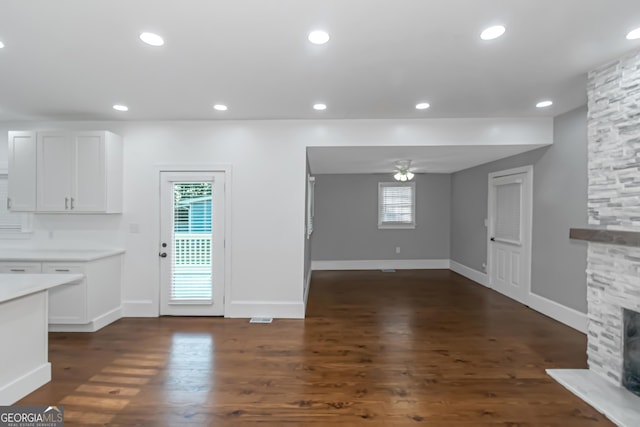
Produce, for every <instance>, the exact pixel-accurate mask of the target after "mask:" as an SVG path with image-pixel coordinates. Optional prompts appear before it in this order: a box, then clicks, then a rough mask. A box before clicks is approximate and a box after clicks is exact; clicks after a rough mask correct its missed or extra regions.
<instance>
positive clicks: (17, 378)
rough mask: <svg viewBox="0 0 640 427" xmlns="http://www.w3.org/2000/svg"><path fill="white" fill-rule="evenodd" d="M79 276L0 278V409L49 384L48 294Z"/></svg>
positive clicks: (6, 276) (79, 277)
mask: <svg viewBox="0 0 640 427" xmlns="http://www.w3.org/2000/svg"><path fill="white" fill-rule="evenodd" d="M83 279H84V275H82V274H0V405H3V406H4V405H11V404H13V403H15V402H16V401H18V400H19V399H21V398H22V397H24V396H26V395H27V394H29V393H31V392H32V391H34V390H35V389H37V388H38V387H40V386H42V385H43V384H46V383H48V382H49V381H51V364H50V363H49V357H48V350H49V342H48V321H47V318H48V291H49V289H52V288H55V287H57V286H60V285H65V284H69V283H74V282H77V281H81V280H83Z"/></svg>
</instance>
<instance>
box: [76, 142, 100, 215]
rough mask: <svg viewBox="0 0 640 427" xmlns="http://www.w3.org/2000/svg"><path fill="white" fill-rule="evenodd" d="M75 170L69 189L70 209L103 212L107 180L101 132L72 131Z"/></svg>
mask: <svg viewBox="0 0 640 427" xmlns="http://www.w3.org/2000/svg"><path fill="white" fill-rule="evenodd" d="M71 138H72V140H73V151H74V153H73V160H74V170H75V174H74V176H73V182H72V186H71V187H72V189H71V203H70V209H71V211H73V212H104V211H106V209H107V206H106V204H107V203H106V202H107V183H106V170H105V165H106V160H105V134H104V132H80V133H74V134H73V135H72V137H71Z"/></svg>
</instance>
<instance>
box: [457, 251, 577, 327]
mask: <svg viewBox="0 0 640 427" xmlns="http://www.w3.org/2000/svg"><path fill="white" fill-rule="evenodd" d="M450 268H451V271H455V272H456V273H458V274H460V275H462V276H464V277H466V278H467V279H471V280H473V281H474V282H476V283H479V284H481V285H483V286H486V287H489V277H488V276H487V275H486V274H485V273H482V272H480V271H477V270H474V269H473V268H469V267H467V266H466V265H463V264H460V263H458V262H455V261H453V260H452V261H451V267H450ZM527 305H528V306H529V308H532V309H533V310H535V311H537V312H539V313H542V314H544V315H545V316H549V317H551V318H552V319H554V320H557V321H558V322H560V323H564V324H565V325H567V326H569V327H572V328H573V329H576V330H578V331H580V332H582V333H584V334H586V333H587V323H588V320H587V315H586V313H582V312H580V311H578V310H574V309H573V308H571V307H567V306H566V305H562V304H560V303H557V302H555V301H552V300H550V299H548V298H545V297H543V296H540V295H538V294H534V293H529V296H528V304H527Z"/></svg>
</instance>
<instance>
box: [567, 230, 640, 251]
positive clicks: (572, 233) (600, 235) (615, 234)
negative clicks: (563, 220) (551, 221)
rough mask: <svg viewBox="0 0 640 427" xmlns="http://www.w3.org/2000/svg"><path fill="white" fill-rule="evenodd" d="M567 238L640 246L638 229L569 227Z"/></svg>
mask: <svg viewBox="0 0 640 427" xmlns="http://www.w3.org/2000/svg"><path fill="white" fill-rule="evenodd" d="M569 238H570V239H574V240H586V241H588V242H595V243H608V244H612V245H621V246H636V247H640V231H626V230H605V229H602V228H571V229H569Z"/></svg>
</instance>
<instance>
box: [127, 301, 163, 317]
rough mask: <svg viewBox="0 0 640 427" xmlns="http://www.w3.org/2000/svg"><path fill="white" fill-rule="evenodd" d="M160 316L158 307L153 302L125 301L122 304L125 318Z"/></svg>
mask: <svg viewBox="0 0 640 427" xmlns="http://www.w3.org/2000/svg"><path fill="white" fill-rule="evenodd" d="M159 315H160V312H159V308H158V305H157V304H154V303H153V301H151V300H138V301H124V302H123V303H122V316H123V317H158V316H159Z"/></svg>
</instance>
